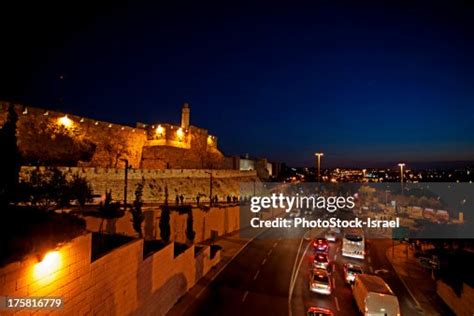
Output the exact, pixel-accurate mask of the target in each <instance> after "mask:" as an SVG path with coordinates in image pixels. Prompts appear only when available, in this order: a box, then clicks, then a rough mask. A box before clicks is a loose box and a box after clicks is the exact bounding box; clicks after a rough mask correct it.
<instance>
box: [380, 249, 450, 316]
mask: <svg viewBox="0 0 474 316" xmlns="http://www.w3.org/2000/svg"><path fill="white" fill-rule="evenodd" d="M393 248H394V249H393ZM385 255H386V256H387V259H388V261H389V262H390V263H391V264H392V266H393V268H394V270H395V272H396V273H397V274H398V276H399V277H400V279H401V280H402V282H403V283H404V285H405V287H406V288H407V289H408V291H409V292H410V294H411V296H412V297H413V298H414V299H415V301H416V302H417V303H418V305H419V307H420V308H421V309H422V310H423V311H424V315H446V314H447V313H448V312H449V309H447V307H446V306H444V305H442V302H441V299H440V298H439V297H438V295H437V293H436V281H435V280H433V279H432V277H431V273H430V272H429V271H427V270H426V269H424V268H422V267H421V266H420V264H419V263H418V259H417V258H415V256H414V254H413V251H412V250H411V249H409V248H408V255H407V245H406V244H399V245H395V247H389V248H388V249H387V251H386V253H385Z"/></svg>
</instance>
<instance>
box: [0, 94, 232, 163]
mask: <svg viewBox="0 0 474 316" xmlns="http://www.w3.org/2000/svg"><path fill="white" fill-rule="evenodd" d="M9 106H10V103H8V102H1V101H0V126H1V125H2V124H3V123H4V122H5V120H6V117H7V109H8V107H9ZM15 111H16V112H17V114H18V123H17V137H18V147H19V149H20V152H21V153H22V155H23V157H25V156H27V157H35V158H30V159H33V160H34V161H41V160H40V159H41V158H43V159H46V158H45V157H49V156H50V155H51V153H54V154H53V156H55V157H56V158H57V157H58V156H60V155H58V154H57V151H56V150H57V149H58V148H62V147H61V146H58V145H57V144H58V143H55V141H53V139H57V138H58V137H57V136H58V133H59V132H58V131H57V130H54V131H53V132H51V127H52V126H54V127H56V128H57V127H60V130H61V131H62V132H64V131H66V132H67V134H68V135H69V136H71V137H72V138H73V139H74V140H77V141H79V143H81V144H82V145H84V144H93V145H94V146H92V147H90V149H89V150H88V151H87V152H88V153H89V151H90V155H84V156H82V155H81V157H80V158H78V157H76V156H75V157H73V158H70V159H72V160H74V162H72V161H69V160H70V159H68V162H67V163H65V162H63V164H66V165H68V166H86V167H105V168H117V167H123V165H124V160H128V163H129V165H131V166H133V167H134V168H146V169H206V168H212V169H238V164H237V163H236V159H237V157H226V156H224V155H223V154H222V152H221V151H220V150H219V149H218V147H217V137H216V136H214V135H210V134H209V133H208V131H207V130H206V129H203V128H200V127H196V126H192V125H189V105H187V104H185V106H184V107H183V113H182V115H183V117H184V120H183V122H182V126H179V125H173V124H169V123H161V124H158V123H156V124H143V123H137V124H136V126H128V125H123V124H116V123H111V122H106V121H101V120H96V119H92V118H85V117H80V116H77V115H73V114H70V113H63V112H57V111H51V110H45V109H39V108H34V107H27V106H23V105H20V104H16V105H15ZM49 133H52V135H51V137H49V136H48V137H46V139H45V138H44V137H41V135H43V136H44V135H49ZM59 138H61V137H59ZM38 144H41V145H38ZM68 146H72V145H68ZM68 148H69V147H68ZM78 159H79V161H77V160H78ZM46 160H47V159H46ZM29 163H31V164H37V163H36V162H29Z"/></svg>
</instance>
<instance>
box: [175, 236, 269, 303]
mask: <svg viewBox="0 0 474 316" xmlns="http://www.w3.org/2000/svg"><path fill="white" fill-rule="evenodd" d="M266 231H267V230H263V231H261V232H259V233H258V234H257V235H255V236H254V237H252V238H251V239H249V240H248V241H247V242H246V243H245V244H244V245H243V246H242V248H240V249H239V250H238V251H237V252H236V253H235V254H234V255H233V256H232V258H230V260H229V261H227V262H226V264H225V265H224V266H223V267H222V268H221V269H220V270H219V271H217V273H216V274H214V276H213V277H212V278H211V279H210V280H209V283H208V284H207V285H206V286H204V287H203V288H202V289H201V291H199V293H198V294H197V295H196V297H199V296H201V294H202V293H203V292H204V291H205V290H206V289H207V287H208V285H209V284H211V282H212V281H214V280H215V279H216V278H217V277H218V276H219V274H221V272H222V271H224V269H225V268H227V266H228V265H229V264H230V263H231V262H232V261H233V260H234V259H235V258H236V257H237V256H238V255H239V254H240V253H241V252H242V251H243V250H244V249H245V248H246V247H247V246H248V245H249V244H250V243H251V242H252V241H254V240H255V238H257V237H258V236H260V235H261V234H263V233H264V232H266ZM193 303H194V301H193ZM183 312H184V311H183Z"/></svg>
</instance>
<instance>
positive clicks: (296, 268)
mask: <svg viewBox="0 0 474 316" xmlns="http://www.w3.org/2000/svg"><path fill="white" fill-rule="evenodd" d="M308 232H309V231H308ZM305 236H306V234H304V235H303V237H302V238H301V242H300V247H301V244H302V243H303V239H304V237H305ZM310 245H311V243H308V244H307V245H306V248H305V250H304V251H303V254H302V255H301V258H300V261H299V263H298V265H297V266H295V265H294V266H293V276H292V279H291V280H290V289H289V291H288V315H289V316H292V315H293V312H292V310H291V297H292V296H293V290H294V288H295V284H296V280H297V279H298V273H299V271H300V268H301V264H302V263H303V259H304V258H305V256H306V252H307V251H308V248H309V246H310ZM299 251H300V249H299V248H298V253H299ZM297 261H298V254H296V258H295V264H296V262H297Z"/></svg>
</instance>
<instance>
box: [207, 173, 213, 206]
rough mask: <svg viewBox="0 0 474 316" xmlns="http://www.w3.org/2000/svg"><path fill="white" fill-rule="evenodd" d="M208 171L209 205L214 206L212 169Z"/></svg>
mask: <svg viewBox="0 0 474 316" xmlns="http://www.w3.org/2000/svg"><path fill="white" fill-rule="evenodd" d="M206 173H207V174H208V175H209V206H212V171H211V172H206Z"/></svg>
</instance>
